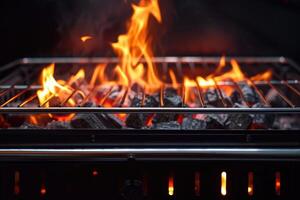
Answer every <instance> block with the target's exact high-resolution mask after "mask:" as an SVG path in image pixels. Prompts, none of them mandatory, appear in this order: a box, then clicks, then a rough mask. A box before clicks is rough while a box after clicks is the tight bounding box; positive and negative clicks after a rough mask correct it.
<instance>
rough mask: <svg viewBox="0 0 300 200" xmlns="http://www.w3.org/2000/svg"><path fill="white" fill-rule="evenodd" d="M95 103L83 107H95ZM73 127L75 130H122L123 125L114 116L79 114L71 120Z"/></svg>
mask: <svg viewBox="0 0 300 200" xmlns="http://www.w3.org/2000/svg"><path fill="white" fill-rule="evenodd" d="M95 106H96V105H95V104H94V103H93V102H86V103H85V104H84V105H83V107H95ZM71 127H73V128H94V129H106V128H122V127H123V123H122V122H121V120H119V119H118V118H117V117H115V116H114V115H113V114H106V113H88V114H85V113H84V114H78V115H77V116H76V117H74V119H72V120H71Z"/></svg>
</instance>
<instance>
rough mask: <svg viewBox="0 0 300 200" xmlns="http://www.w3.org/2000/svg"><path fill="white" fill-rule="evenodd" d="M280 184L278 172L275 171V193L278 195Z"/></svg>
mask: <svg viewBox="0 0 300 200" xmlns="http://www.w3.org/2000/svg"><path fill="white" fill-rule="evenodd" d="M280 186H281V180H280V172H276V173H275V193H276V195H277V196H279V195H280Z"/></svg>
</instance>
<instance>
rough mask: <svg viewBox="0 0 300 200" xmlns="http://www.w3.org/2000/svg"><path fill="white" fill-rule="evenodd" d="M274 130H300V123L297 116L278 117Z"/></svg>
mask: <svg viewBox="0 0 300 200" xmlns="http://www.w3.org/2000/svg"><path fill="white" fill-rule="evenodd" d="M273 128H275V129H280V130H299V129H300V123H299V117H297V116H278V117H276V119H275V121H274V124H273Z"/></svg>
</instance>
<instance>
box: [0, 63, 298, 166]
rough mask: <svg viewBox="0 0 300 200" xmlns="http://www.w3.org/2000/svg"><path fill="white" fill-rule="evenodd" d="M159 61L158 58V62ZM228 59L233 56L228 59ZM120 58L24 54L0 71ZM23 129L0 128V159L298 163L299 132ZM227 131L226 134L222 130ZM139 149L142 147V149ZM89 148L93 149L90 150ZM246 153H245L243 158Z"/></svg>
mask: <svg viewBox="0 0 300 200" xmlns="http://www.w3.org/2000/svg"><path fill="white" fill-rule="evenodd" d="M155 59H156V61H162V60H168V61H178V58H177V57H165V58H155ZM160 59H161V60H160ZM185 59H194V60H195V61H205V62H218V61H219V59H220V58H219V57H209V58H208V57H197V58H195V57H194V58H192V57H186V58H180V60H181V61H184V60H185ZM227 59H231V58H227ZM235 59H237V61H238V62H242V61H249V62H253V61H254V60H256V61H259V62H262V63H263V62H266V63H268V62H277V63H279V64H280V63H289V64H290V66H292V67H293V68H294V69H295V70H297V72H299V73H300V68H299V67H298V66H297V65H296V64H295V63H294V62H293V61H292V60H290V59H287V58H284V57H269V58H265V57H262V58H254V57H244V58H241V57H239V58H235ZM70 61H73V62H77V63H90V62H93V63H99V62H104V61H107V62H112V61H114V62H118V60H117V59H116V58H23V59H20V60H16V61H14V62H12V63H10V64H8V65H5V66H4V67H3V68H1V69H0V72H1V73H3V72H4V71H11V70H14V69H15V68H16V66H18V65H20V64H28V63H34V64H45V63H51V62H55V63H66V62H67V63H69V62H70ZM63 109H67V110H68V112H99V111H101V112H119V111H122V112H125V111H126V112H136V111H141V108H130V109H129V108H80V107H78V108H69V107H67V108H46V109H45V108H34V109H32V108H16V107H15V108H11V107H4V108H1V109H0V113H13V112H16V113H22V112H24V113H38V112H53V113H55V112H58V113H61V112H63V113H65V111H64V110H63ZM225 109H226V110H225V111H224V108H194V109H192V110H191V109H190V108H188V109H186V108H163V109H162V108H154V109H153V108H150V109H149V108H142V110H143V111H145V112H161V111H164V112H165V111H166V110H168V111H170V112H171V111H176V112H179V113H186V112H197V113H199V112H200V113H205V112H207V113H209V112H214V113H216V112H217V113H224V112H230V113H234V112H238V113H241V112H243V113H244V112H245V113H249V112H254V113H275V112H276V113H278V112H279V113H290V112H293V113H300V109H299V108H268V109H266V110H265V109H251V111H250V110H249V109H247V108H246V109H244V108H243V109H240V108H238V109H236V108H230V109H229V108H225ZM181 133H182V134H178V132H177V131H174V130H151V131H150V130H125V132H124V130H95V129H84V130H80V129H70V130H42V131H41V130H25V129H3V130H1V134H0V162H2V161H4V162H6V161H26V162H27V161H40V160H48V161H62V160H63V161H100V160H103V161H105V160H112V161H115V160H117V161H119V160H122V161H124V160H128V159H137V160H166V159H168V160H214V159H216V160H251V161H252V160H265V161H289V160H293V161H299V160H300V135H299V134H298V131H297V130H185V131H181ZM224 133H226V134H224ZM143 149H145V150H144V151H143ZM91 152H92V153H91ZM245 152H247V153H246V156H245Z"/></svg>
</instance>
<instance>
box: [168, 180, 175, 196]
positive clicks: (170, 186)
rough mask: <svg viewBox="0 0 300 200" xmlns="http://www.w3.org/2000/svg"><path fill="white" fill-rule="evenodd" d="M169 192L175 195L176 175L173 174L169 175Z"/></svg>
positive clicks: (170, 194)
mask: <svg viewBox="0 0 300 200" xmlns="http://www.w3.org/2000/svg"><path fill="white" fill-rule="evenodd" d="M168 194H169V196H173V195H174V177H173V175H170V176H169V181H168Z"/></svg>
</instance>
